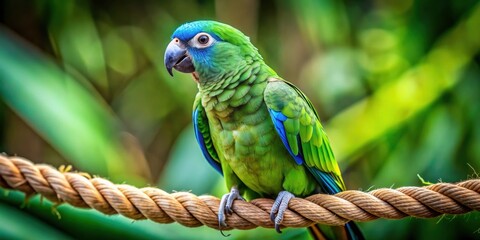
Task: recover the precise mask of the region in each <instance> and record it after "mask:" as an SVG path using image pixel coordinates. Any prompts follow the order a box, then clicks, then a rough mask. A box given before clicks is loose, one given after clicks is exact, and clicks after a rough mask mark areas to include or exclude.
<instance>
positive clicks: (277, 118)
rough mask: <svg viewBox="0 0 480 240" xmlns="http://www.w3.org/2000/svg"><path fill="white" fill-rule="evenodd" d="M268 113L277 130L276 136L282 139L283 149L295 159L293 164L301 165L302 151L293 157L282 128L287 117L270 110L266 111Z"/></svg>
mask: <svg viewBox="0 0 480 240" xmlns="http://www.w3.org/2000/svg"><path fill="white" fill-rule="evenodd" d="M268 111H269V112H270V117H271V118H272V121H273V125H274V126H275V129H276V130H277V133H278V135H280V138H281V139H282V142H283V145H284V146H285V148H287V150H288V152H289V153H290V155H291V156H292V157H293V158H294V159H295V162H296V163H297V164H298V165H300V164H303V163H304V161H303V156H302V154H301V152H302V151H299V153H298V154H297V155H295V154H293V152H292V148H291V147H290V145H289V144H288V140H287V135H286V133H285V127H284V126H283V122H284V121H285V120H287V117H286V116H285V115H284V114H283V113H281V112H277V111H275V110H272V109H268ZM300 146H301V145H300Z"/></svg>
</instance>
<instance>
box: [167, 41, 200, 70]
mask: <svg viewBox="0 0 480 240" xmlns="http://www.w3.org/2000/svg"><path fill="white" fill-rule="evenodd" d="M164 62H165V67H166V68H167V71H168V73H169V74H170V75H171V76H172V77H173V72H172V68H175V69H176V70H177V71H180V72H183V73H192V72H194V71H195V67H194V66H193V63H192V58H191V57H190V56H189V55H188V52H187V47H186V46H185V44H184V43H182V41H180V40H179V39H178V38H174V39H173V40H172V41H171V42H170V43H169V44H168V46H167V50H166V51H165V58H164Z"/></svg>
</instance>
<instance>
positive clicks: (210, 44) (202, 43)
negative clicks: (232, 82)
mask: <svg viewBox="0 0 480 240" xmlns="http://www.w3.org/2000/svg"><path fill="white" fill-rule="evenodd" d="M255 59H261V56H260V55H259V54H258V51H257V49H256V48H255V47H254V46H253V45H252V43H251V42H250V39H249V38H248V37H247V36H245V35H244V34H243V33H242V32H240V31H239V30H237V29H235V28H233V27H231V26H230V25H227V24H224V23H220V22H215V21H195V22H190V23H185V24H183V25H181V26H180V27H178V28H177V29H176V30H175V32H174V33H173V35H172V40H171V42H170V43H169V44H168V46H167V49H166V51H165V57H164V61H165V67H166V68H167V71H168V73H169V74H170V75H172V76H173V72H172V69H176V70H177V71H180V72H183V73H192V74H193V76H194V78H195V80H196V81H197V82H209V81H216V80H218V79H220V78H221V76H226V75H228V73H230V72H232V73H233V72H235V70H237V69H238V68H239V67H240V66H244V65H245V64H249V63H251V62H252V61H253V60H255Z"/></svg>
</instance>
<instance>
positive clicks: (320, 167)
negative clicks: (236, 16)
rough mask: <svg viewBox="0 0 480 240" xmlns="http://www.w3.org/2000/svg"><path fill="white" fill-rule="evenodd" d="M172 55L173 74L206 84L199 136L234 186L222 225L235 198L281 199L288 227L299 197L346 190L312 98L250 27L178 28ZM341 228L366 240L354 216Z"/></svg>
mask: <svg viewBox="0 0 480 240" xmlns="http://www.w3.org/2000/svg"><path fill="white" fill-rule="evenodd" d="M164 60H165V67H166V68H167V70H168V72H169V73H170V75H172V76H173V73H172V69H173V68H174V69H176V70H177V71H180V72H183V73H191V74H192V75H193V79H194V80H195V81H196V83H197V85H198V90H199V91H198V94H197V96H196V98H195V102H194V105H193V123H194V129H195V136H196V139H197V142H198V144H199V145H200V148H201V150H202V152H203V155H204V156H205V158H206V159H207V161H208V163H210V165H212V166H213V168H215V169H216V170H217V171H218V172H219V173H220V174H222V175H223V176H224V178H225V182H226V185H227V187H228V188H229V189H231V191H230V192H229V193H227V194H225V195H224V196H223V197H222V200H221V203H220V207H219V213H218V220H219V224H220V226H226V223H225V219H226V215H227V214H231V213H232V209H231V207H232V204H233V202H234V200H236V199H241V200H244V199H247V200H250V199H254V198H258V197H270V198H275V197H276V200H275V202H274V204H273V207H272V209H271V214H270V216H271V219H272V221H273V222H274V223H275V229H276V230H277V231H278V232H281V231H280V225H281V223H282V220H283V216H284V212H285V210H286V209H287V208H288V202H289V201H290V199H292V198H293V197H295V196H298V197H306V196H309V195H311V194H315V193H327V194H335V193H338V192H340V191H343V190H345V184H344V182H343V179H342V176H341V172H340V169H339V167H338V164H337V161H336V160H335V157H334V155H333V151H332V149H331V147H330V144H329V140H328V138H327V135H326V134H325V132H324V130H323V127H322V125H321V123H320V120H319V117H318V114H317V112H316V110H315V108H314V107H313V105H312V103H311V102H310V101H309V100H308V98H307V97H306V96H305V94H303V93H302V92H301V91H300V90H299V89H298V88H297V87H295V86H294V85H293V84H291V83H289V82H287V81H285V80H283V79H282V78H281V77H279V76H278V74H277V73H276V72H275V71H274V70H273V69H272V68H270V67H269V66H268V65H267V64H265V62H264V60H263V58H262V56H261V55H260V54H259V53H258V50H257V48H255V46H253V44H252V43H251V42H250V39H249V38H248V37H247V36H245V35H244V34H243V33H242V32H240V31H239V30H237V29H235V28H234V27H232V26H229V25H227V24H224V23H219V22H215V21H195V22H190V23H186V24H183V25H181V26H180V27H178V28H177V29H176V30H175V32H174V33H173V35H172V40H171V42H170V43H169V44H168V47H167V49H166V52H165V58H164ZM310 228H311V232H312V233H315V234H320V235H323V236H318V237H329V236H326V235H325V234H327V233H325V226H323V227H322V226H319V225H312V226H311V227H310ZM315 228H317V229H316V230H315ZM318 228H321V229H318ZM337 228H338V227H337ZM340 228H342V230H343V233H341V234H340V237H341V236H343V237H344V238H345V237H346V238H347V239H363V236H362V234H361V232H360V230H359V228H358V227H357V226H356V225H355V223H354V222H348V223H347V224H346V225H345V226H342V227H340ZM334 232H338V231H334ZM330 234H331V231H330ZM338 236H339V234H338V233H337V234H336V235H335V237H338ZM330 237H331V236H330Z"/></svg>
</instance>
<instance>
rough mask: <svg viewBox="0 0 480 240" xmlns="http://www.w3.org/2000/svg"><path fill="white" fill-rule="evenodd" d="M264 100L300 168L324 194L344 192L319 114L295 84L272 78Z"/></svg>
mask: <svg viewBox="0 0 480 240" xmlns="http://www.w3.org/2000/svg"><path fill="white" fill-rule="evenodd" d="M264 99H265V103H266V105H267V108H268V110H269V112H270V117H271V118H272V121H273V124H274V125H275V129H276V131H277V133H278V135H279V136H280V138H281V139H282V142H283V144H284V145H285V147H286V148H287V150H288V152H289V153H290V155H291V156H292V157H293V159H294V160H295V162H296V163H297V164H299V165H300V164H303V165H304V166H306V168H307V169H308V170H309V171H310V173H312V175H313V176H314V177H315V179H316V180H317V182H318V183H319V185H320V187H321V188H322V190H323V191H324V192H325V193H329V194H334V193H337V192H340V191H343V190H345V184H344V182H343V179H342V177H341V172H340V169H339V167H338V164H337V161H336V160H335V157H334V155H333V151H332V149H331V147H330V143H329V140H328V138H327V135H326V134H325V132H324V131H323V127H322V125H321V124H320V120H319V117H318V113H317V112H316V110H315V108H314V107H313V105H312V103H311V102H310V101H309V100H308V99H307V97H306V96H305V95H304V94H303V93H302V92H301V91H300V90H299V89H298V88H297V87H295V86H294V85H293V84H291V83H289V82H287V81H285V80H282V79H276V78H270V79H269V82H268V84H267V87H266V89H265V92H264Z"/></svg>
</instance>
